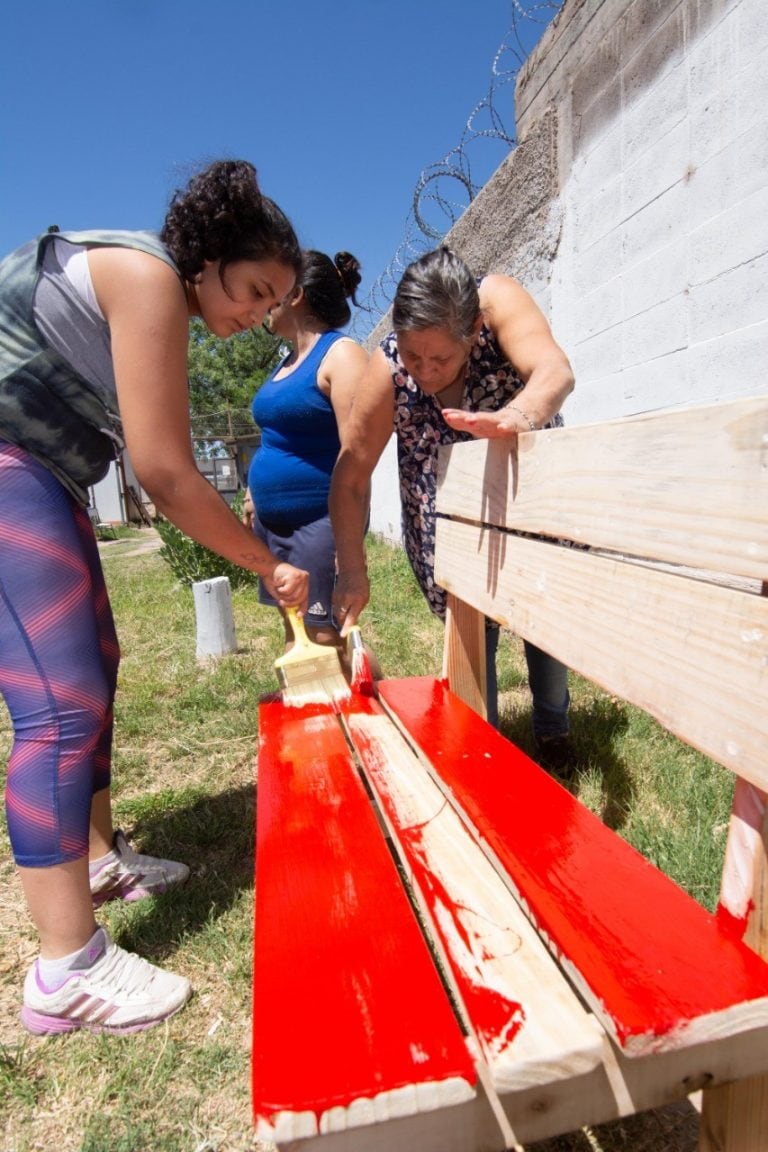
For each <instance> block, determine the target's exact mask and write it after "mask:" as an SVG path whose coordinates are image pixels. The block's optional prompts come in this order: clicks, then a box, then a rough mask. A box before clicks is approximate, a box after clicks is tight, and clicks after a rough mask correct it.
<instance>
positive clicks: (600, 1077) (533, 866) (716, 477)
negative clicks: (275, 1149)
mask: <svg viewBox="0 0 768 1152" xmlns="http://www.w3.org/2000/svg"><path fill="white" fill-rule="evenodd" d="M438 509H439V512H440V514H441V519H440V521H439V524H438V534H437V563H436V578H437V579H438V581H439V583H441V584H442V585H443V586H444V587H446V588H447V589H448V592H449V613H448V619H447V624H446V645H445V664H444V669H443V677H442V679H432V678H407V679H401V680H385V681H382V682H381V683H380V684H379V686H378V694H377V695H376V696H369V695H364V694H360V693H354V694H353V697H352V699H351V700H350V701H349V702H345V703H344V704H343V705H342V706H341V708H340V709H339V710H338V711H334V710H333V709H332V708H331V707H324V706H320V705H313V706H310V707H308V708H302V709H297V708H293V709H291V708H286V707H285V706H284V705H283V704H282V703H281V702H280V701H271V702H265V703H263V704H262V705H261V706H260V749H259V781H258V801H257V845H256V846H257V854H256V925H255V949H254V1048H253V1106H254V1116H255V1121H256V1130H257V1134H258V1135H259V1136H262V1137H264V1138H268V1139H273V1140H274V1141H275V1142H276V1143H277V1144H278V1146H279V1148H280V1149H281V1150H288V1149H298V1148H300V1147H301V1148H302V1149H303V1148H306V1149H315V1148H317V1149H318V1152H321V1150H322V1152H326V1150H327V1152H342V1150H344V1152H347V1150H349V1152H352V1150H353V1149H354V1150H355V1152H361V1150H365V1152H368V1150H371V1152H374V1150H375V1152H378V1150H379V1149H382V1150H383V1149H385V1148H387V1149H393V1148H394V1149H397V1150H398V1152H431V1150H432V1149H434V1150H435V1152H437V1150H438V1149H439V1150H440V1152H453V1150H455V1152H490V1150H491V1149H503V1148H513V1147H519V1146H520V1145H521V1144H527V1143H529V1142H532V1141H536V1140H541V1139H544V1138H547V1137H550V1136H554V1135H557V1134H560V1133H564V1132H569V1131H573V1130H575V1129H577V1128H579V1127H582V1126H584V1125H594V1124H596V1123H601V1122H604V1121H607V1120H610V1119H613V1118H616V1117H619V1116H625V1115H630V1114H633V1113H635V1112H639V1111H642V1110H645V1109H648V1108H653V1107H657V1106H660V1105H662V1104H665V1103H669V1102H671V1101H674V1100H677V1099H681V1098H684V1097H685V1096H687V1095H689V1094H691V1093H693V1092H696V1091H698V1090H703V1097H702V1098H703V1107H702V1123H701V1137H700V1149H701V1150H702V1152H715V1150H717V1152H722V1150H725V1152H764V1150H765V1149H766V1148H767V1147H768V963H766V959H765V958H766V957H768V899H767V898H766V891H767V890H768V879H767V877H768V869H767V868H766V854H767V851H768V847H767V846H768V817H767V816H766V794H765V793H766V789H767V788H768V598H767V597H766V596H765V595H763V593H764V592H765V585H764V583H763V581H764V578H765V576H766V574H768V530H767V521H768V400H762V399H761V400H749V401H742V402H737V403H729V404H724V405H716V406H711V407H707V408H699V409H693V410H687V411H685V412H676V413H659V414H654V415H651V416H648V417H638V418H634V419H630V420H623V421H615V422H611V423H606V424H603V425H595V426H590V427H584V428H573V429H558V430H552V431H542V432H537V433H533V434H526V435H524V436H521V437H520V439H519V442H518V444H517V445H514V446H511V445H510V444H509V443H504V442H501V441H493V442H485V441H476V442H472V443H468V444H461V445H457V446H454V447H453V448H452V449H448V450H445V451H444V452H443V453H442V454H441V475H440V490H439V500H438ZM574 545H578V546H577V547H574ZM485 616H489V617H492V618H494V619H496V620H498V621H499V622H500V623H501V624H502V625H503V626H504V627H506V628H509V629H511V630H512V631H513V632H515V633H516V634H518V635H521V636H524V637H526V638H527V639H529V640H531V641H533V642H534V643H536V644H538V645H539V646H540V647H542V648H544V649H545V650H547V651H550V652H552V653H553V654H554V655H556V656H558V657H559V658H560V659H561V660H563V662H564V663H566V664H567V665H568V666H569V667H570V668H572V669H574V670H575V671H578V672H579V673H581V674H583V675H584V676H586V677H588V678H590V679H592V680H594V681H595V682H597V683H598V684H599V685H601V686H602V687H604V688H605V689H607V690H608V691H610V692H611V693H613V694H615V695H617V696H621V697H623V698H624V699H626V700H628V701H631V702H633V703H635V704H637V705H639V706H641V707H643V708H644V709H646V710H647V711H648V712H649V713H650V714H651V715H653V716H655V717H656V718H657V719H658V720H659V721H660V722H661V723H662V724H663V725H665V726H666V727H667V728H668V729H669V730H670V731H671V732H673V733H675V734H676V735H677V736H679V737H680V738H681V739H683V740H685V741H687V742H689V743H691V744H693V745H694V746H695V747H697V748H698V749H700V750H701V751H702V752H704V753H706V754H707V755H708V756H710V757H712V758H713V759H714V760H716V761H718V762H719V763H720V764H722V765H723V767H724V769H729V770H731V771H732V772H733V773H734V774H735V778H736V779H735V790H734V807H733V817H732V821H731V828H730V832H729V839H728V846H727V850H726V855H725V863H724V870H723V887H722V896H721V903H720V907H719V908H718V910H717V914H715V915H713V914H710V913H709V912H707V911H706V910H705V909H704V908H702V907H701V906H700V905H699V904H697V903H696V901H694V900H693V899H692V898H691V897H690V896H688V895H686V894H685V893H684V892H683V891H682V890H681V889H680V888H679V887H677V886H676V885H675V884H674V883H673V882H672V881H671V880H669V879H668V878H667V877H666V876H664V875H663V874H662V873H661V872H660V871H659V870H658V869H657V868H655V867H654V866H653V865H651V864H650V863H649V862H648V861H646V860H645V859H644V858H643V857H642V856H640V855H639V854H638V853H637V852H636V851H635V850H634V849H632V848H631V847H630V846H629V845H628V844H627V843H626V842H625V841H624V840H623V839H622V838H621V837H620V836H618V835H617V834H616V833H615V832H613V831H612V830H611V829H610V828H608V827H607V826H606V825H604V824H603V823H601V821H600V820H599V819H598V818H597V817H595V816H594V815H592V814H591V813H590V812H589V811H588V810H587V809H586V808H585V806H584V805H583V804H581V803H580V801H579V800H578V799H577V798H576V797H575V796H574V795H572V794H571V793H570V792H569V791H567V790H566V789H565V788H563V787H562V786H561V785H560V784H558V783H557V782H556V781H555V780H554V779H553V778H552V777H550V776H549V775H547V774H546V773H545V772H543V771H542V770H541V769H540V768H539V767H538V766H537V765H536V764H534V763H533V762H532V761H531V760H530V759H529V758H528V757H527V756H525V755H524V753H523V752H521V751H520V750H519V749H517V748H516V747H515V746H514V745H512V744H511V743H510V742H508V741H507V740H506V739H504V738H503V737H502V736H501V735H500V734H499V733H498V732H496V731H495V730H494V729H492V728H491V727H490V726H489V725H488V724H487V723H486V722H485V720H484V719H483V715H484V708H485V703H484V697H485V685H484V676H485V660H484V643H485V626H484V617H485Z"/></svg>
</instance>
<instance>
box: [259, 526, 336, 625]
mask: <svg viewBox="0 0 768 1152" xmlns="http://www.w3.org/2000/svg"><path fill="white" fill-rule="evenodd" d="M253 530H254V532H255V533H256V535H257V536H258V537H259V539H260V540H263V541H264V543H265V544H266V545H267V547H268V548H269V550H270V552H272V553H273V554H274V555H275V556H277V557H278V558H279V559H280V560H285V561H287V562H288V563H289V564H293V565H294V567H296V568H303V569H304V570H305V571H307V572H309V608H308V610H307V614H306V621H307V624H309V625H310V627H312V628H323V627H325V628H328V627H330V628H337V627H338V625H337V624H336V621H335V620H334V619H333V617H332V614H331V597H332V596H333V589H334V585H335V583H336V544H335V542H334V539H333V530H332V528H331V518H330V516H328V515H327V514H326V515H325V516H322V517H321V518H320V519H319V520H313V521H312V522H311V523H310V524H302V525H301V526H300V527H298V528H294V527H291V526H290V525H286V524H274V523H271V522H270V523H264V522H263V521H262V520H260V519H259V516H258V514H256V515H255V516H254V520H253ZM259 603H260V604H269V605H272V606H273V607H275V608H276V607H277V601H276V600H275V599H274V597H272V596H270V594H269V592H268V591H267V589H266V588H265V586H264V583H263V581H261V580H260V581H259Z"/></svg>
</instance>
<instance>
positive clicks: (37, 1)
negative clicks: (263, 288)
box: [0, 0, 547, 298]
mask: <svg viewBox="0 0 768 1152" xmlns="http://www.w3.org/2000/svg"><path fill="white" fill-rule="evenodd" d="M526 2H527V0H526ZM515 3H517V7H519V6H520V4H519V0H482V3H481V4H475V5H468V4H467V2H466V0H386V3H381V2H378V3H377V2H376V0H331V3H325V4H322V3H319V2H318V0H294V2H293V3H290V4H289V3H275V2H274V0H273V2H272V3H270V4H265V3H261V2H260V0H68V2H67V3H62V2H61V0H6V3H5V5H4V8H3V67H2V69H0V107H2V109H3V115H2V121H0V125H1V126H0V254H5V252H7V251H10V250H11V249H12V248H14V247H16V246H17V245H19V244H21V243H23V242H24V241H26V240H28V239H30V238H31V237H32V236H34V235H35V234H36V233H38V232H41V231H43V230H44V229H45V228H46V227H47V226H48V225H49V224H54V223H55V224H58V225H59V226H60V227H61V228H62V229H66V228H83V227H104V226H111V227H122V228H159V227H160V225H161V223H162V219H163V215H164V212H165V208H166V205H167V202H168V198H169V196H170V194H171V193H172V192H173V190H174V189H175V188H177V187H180V186H182V185H184V184H185V183H186V181H187V179H188V178H189V176H190V175H191V174H192V173H193V172H194V171H195V170H197V169H198V168H200V167H202V166H203V165H204V164H206V163H207V162H209V161H210V160H213V159H216V158H218V157H222V156H243V157H246V158H247V159H249V160H251V161H252V162H253V163H254V164H255V165H256V167H257V169H258V171H259V176H260V180H261V184H262V188H263V190H264V191H265V192H266V193H267V194H268V195H270V196H271V197H272V198H273V199H274V200H276V201H277V202H278V204H280V206H281V207H282V208H283V209H284V210H285V211H286V212H287V214H288V215H289V216H290V218H291V220H292V221H293V223H294V225H295V227H296V230H297V232H298V234H299V238H300V240H301V242H302V243H303V244H304V245H305V246H307V247H315V248H320V249H322V250H324V251H327V252H329V253H331V254H333V253H334V252H335V251H337V250H338V249H340V248H344V249H347V250H349V251H351V252H353V253H354V254H355V255H356V256H357V257H358V259H359V260H360V261H361V263H362V265H363V283H362V287H361V292H360V296H361V298H363V297H364V296H365V295H366V293H367V292H368V291H369V290H370V289H371V288H372V287H373V285H374V283H375V281H376V280H377V278H378V277H379V276H380V275H381V274H382V272H383V271H384V269H385V268H386V266H387V265H388V264H389V262H390V260H391V259H392V257H393V255H394V253H395V251H396V250H397V248H398V247H399V245H400V244H401V242H402V240H403V238H404V235H405V232H406V221H407V218H408V214H409V211H410V209H411V203H412V198H413V192H414V188H415V186H416V184H417V181H418V179H419V176H420V174H421V173H422V171H423V170H424V169H425V168H428V166H429V165H431V164H433V163H436V162H437V161H440V160H441V159H442V158H443V157H444V156H445V155H446V154H447V153H448V152H450V151H451V149H453V148H455V147H456V146H457V145H458V144H459V141H460V139H461V135H462V131H463V129H464V126H465V124H466V121H467V118H468V116H469V115H470V113H471V112H472V110H473V108H474V107H475V106H476V105H477V104H478V102H479V101H481V100H483V99H484V98H485V97H486V96H487V95H488V92H489V87H490V84H491V66H492V62H493V59H494V57H495V55H496V52H497V50H498V48H499V46H500V45H501V43H502V41H503V40H504V38H505V35H506V34H507V33H508V32H509V29H510V27H511V25H512V10H513V4H515ZM546 19H547V16H546V15H545V16H543V17H542V16H539V20H540V21H541V20H546ZM525 27H526V28H527V29H529V30H530V36H531V39H530V41H526V48H527V47H528V46H529V43H534V42H535V40H536V38H537V37H538V35H540V33H541V30H542V27H543V25H542V24H541V23H539V24H537V25H534V24H526V26H525ZM512 62H513V61H512V56H511V54H510V53H509V52H508V53H506V54H505V57H504V61H503V64H504V65H506V66H507V67H509V66H511V64H512ZM512 104H513V85H512V84H509V83H507V84H505V85H503V86H502V87H501V88H500V89H499V91H498V93H497V95H496V98H495V107H496V110H497V112H498V113H499V114H500V115H501V117H502V119H503V121H504V125H505V127H506V128H507V129H508V131H510V132H511V131H512V130H513V125H514V117H513V110H512ZM478 123H479V125H480V126H481V127H486V126H489V121H488V120H487V118H484V117H481V118H480V120H479V121H478ZM505 151H506V150H505V148H503V147H502V146H500V145H499V144H496V143H491V142H487V141H478V142H476V143H475V144H474V145H472V146H471V151H470V152H469V153H468V154H469V156H470V160H471V166H472V175H473V179H475V180H476V181H478V180H479V182H480V183H482V182H484V180H486V179H487V178H488V176H490V174H491V173H492V172H493V171H494V169H495V168H496V166H497V165H498V164H499V163H500V161H501V160H502V159H503V157H504V155H505Z"/></svg>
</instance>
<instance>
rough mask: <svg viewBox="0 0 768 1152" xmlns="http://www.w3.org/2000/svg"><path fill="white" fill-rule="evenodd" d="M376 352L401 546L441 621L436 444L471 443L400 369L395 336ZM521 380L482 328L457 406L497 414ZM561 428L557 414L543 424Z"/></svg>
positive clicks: (432, 398)
mask: <svg viewBox="0 0 768 1152" xmlns="http://www.w3.org/2000/svg"><path fill="white" fill-rule="evenodd" d="M381 349H382V351H383V353H384V355H385V357H386V359H387V362H388V364H389V367H390V369H391V372H392V385H393V388H394V391H395V433H396V435H397V462H398V472H399V476H400V505H401V509H402V528H403V543H404V545H405V551H406V555H407V556H408V560H409V561H410V564H411V567H412V569H413V572H414V575H415V576H416V579H417V580H418V582H419V585H420V587H421V590H422V592H423V593H424V595H425V596H426V598H427V602H428V603H429V606H430V608H431V609H432V611H433V612H434V613H435V615H436V616H440V617H441V618H443V617H444V616H445V602H446V593H445V590H444V589H443V588H440V587H439V586H438V585H437V584H435V580H434V571H435V496H436V492H437V450H438V448H439V447H440V445H441V444H457V443H459V442H460V441H464V440H471V439H473V437H472V436H471V435H470V434H469V433H468V432H456V431H454V429H453V428H450V427H449V426H448V425H447V424H446V422H445V420H443V414H442V409H441V408H440V404H439V402H438V400H437V397H436V396H430V395H428V394H427V393H426V392H422V390H421V388H420V387H419V386H418V384H417V383H416V381H415V380H414V379H413V378H412V377H411V376H409V375H408V373H407V372H406V370H405V368H404V367H403V363H402V360H401V359H400V355H399V352H398V348H397V336H396V335H395V333H394V332H391V333H390V334H389V335H388V336H387V337H385V339H384V340H382V342H381ZM523 387H524V384H523V381H522V380H521V379H520V377H519V376H518V374H517V371H516V369H515V368H514V367H513V366H512V364H510V363H509V360H508V359H507V358H506V356H505V354H504V353H503V352H502V350H501V348H500V347H499V345H498V343H497V341H496V338H495V336H494V335H493V333H492V332H491V330H490V329H489V328H486V327H485V325H484V326H483V327H482V328H481V329H480V334H479V336H478V338H477V340H476V342H475V346H474V348H473V349H472V353H471V355H470V358H469V365H468V368H467V376H466V380H465V382H464V394H463V396H462V399H461V403H460V404H459V405H458V407H460V408H462V409H463V410H464V411H465V412H497V411H498V410H499V409H500V408H503V407H504V406H505V405H506V404H508V403H509V402H510V400H512V399H514V397H515V396H516V395H517V394H518V392H520V391H521V390H522V388H523ZM562 423H563V421H562V417H561V416H560V414H559V413H558V414H557V415H556V416H555V417H554V418H553V419H552V420H551V421H550V423H549V424H548V425H547V427H556V426H559V425H561V424H562Z"/></svg>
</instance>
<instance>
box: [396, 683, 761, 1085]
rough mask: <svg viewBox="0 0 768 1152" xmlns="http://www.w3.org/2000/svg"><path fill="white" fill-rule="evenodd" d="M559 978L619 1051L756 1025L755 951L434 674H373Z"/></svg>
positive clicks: (667, 1045) (633, 1052)
mask: <svg viewBox="0 0 768 1152" xmlns="http://www.w3.org/2000/svg"><path fill="white" fill-rule="evenodd" d="M379 690H380V693H381V696H382V699H383V700H384V701H385V702H386V704H387V706H388V707H389V708H390V709H391V710H392V712H393V713H394V714H395V715H397V717H398V718H399V720H400V723H401V724H402V725H403V726H404V728H405V730H406V731H407V732H408V733H409V734H410V736H411V738H412V739H413V740H414V742H415V743H416V744H417V745H418V747H419V748H420V749H421V751H422V753H423V754H424V756H425V757H426V758H427V760H428V761H429V762H430V763H431V764H432V765H433V767H434V771H435V776H436V779H438V780H439V781H440V782H442V786H443V788H444V791H445V795H446V798H450V799H451V801H452V802H455V803H456V804H457V805H458V807H459V809H460V811H461V812H462V815H463V817H464V819H465V821H466V822H467V824H468V826H469V827H470V828H471V829H472V830H473V831H474V832H476V834H477V836H478V839H479V842H480V843H481V844H482V845H483V846H484V847H485V849H486V851H488V852H489V854H490V856H491V857H492V859H493V860H494V861H495V862H496V864H497V866H498V867H499V869H500V871H501V873H502V875H503V876H504V877H505V878H508V881H509V883H510V885H511V888H512V890H513V891H514V892H515V894H516V896H517V898H518V900H519V902H520V903H521V905H522V906H523V907H524V909H525V910H526V912H527V913H528V915H529V916H530V917H531V920H532V922H533V923H534V924H535V926H536V928H537V930H538V932H539V934H540V935H541V936H542V938H543V939H544V940H545V941H546V942H547V944H548V945H549V947H550V948H551V949H552V951H553V953H554V955H555V956H556V958H557V959H558V961H559V963H560V964H561V965H562V967H563V968H564V970H565V971H566V973H567V975H568V977H569V979H570V980H571V981H572V982H573V983H574V984H575V985H576V986H577V987H578V988H579V990H580V991H581V992H582V993H583V995H584V996H585V998H586V999H587V1001H588V1003H589V1004H590V1006H591V1007H592V1009H593V1010H594V1012H595V1013H596V1015H597V1016H598V1018H599V1019H600V1020H601V1022H602V1023H603V1025H604V1026H605V1028H606V1029H607V1030H608V1032H609V1033H610V1034H611V1035H612V1036H613V1038H614V1039H615V1041H616V1043H617V1044H618V1046H619V1047H620V1048H621V1050H622V1051H623V1052H624V1053H625V1054H627V1055H630V1056H637V1055H641V1054H647V1053H651V1052H658V1051H664V1050H672V1049H676V1048H682V1047H685V1046H686V1045H690V1044H697V1043H700V1042H702V1041H704V1040H709V1039H716V1038H717V1037H720V1036H728V1035H735V1034H738V1033H739V1032H746V1031H750V1030H754V1029H761V1030H762V1031H761V1035H762V1036H763V1043H764V1045H765V1048H764V1051H765V1057H766V1065H768V964H766V963H765V961H763V960H762V959H760V958H759V957H758V956H757V955H756V954H755V953H754V952H753V951H752V950H751V949H749V948H748V947H746V946H745V945H744V944H743V943H742V942H741V941H739V940H738V939H736V938H735V937H734V936H733V935H732V934H731V933H729V932H728V931H726V930H725V929H724V928H723V927H722V925H721V924H720V922H719V921H718V919H717V917H715V916H712V915H710V914H709V913H708V912H707V911H706V910H705V909H704V908H702V907H701V906H700V905H699V904H697V903H696V901H695V900H693V899H692V898H691V897H690V896H688V895H687V894H686V893H685V892H683V890H682V889H680V888H678V887H677V886H676V885H675V884H674V883H673V882H672V881H671V880H669V879H668V878H667V877H666V876H664V875H663V873H661V872H660V871H659V870H658V869H656V868H655V867H654V866H653V865H652V864H650V863H649V862H648V861H647V860H645V859H644V858H643V857H642V856H641V855H640V854H639V853H637V852H636V851H635V850H634V849H633V848H632V847H631V846H630V845H629V844H627V843H626V841H624V840H622V839H621V838H620V837H619V836H617V835H616V834H615V833H614V832H613V831H612V830H611V829H609V828H607V827H606V826H605V825H604V824H603V823H602V822H601V821H600V820H599V819H598V818H597V817H596V816H595V815H594V814H593V813H591V812H590V811H589V810H588V809H587V808H586V807H585V806H584V805H583V804H581V803H579V801H578V800H577V799H576V798H575V797H573V796H572V795H571V794H570V793H569V792H568V791H567V790H566V789H565V788H563V787H562V786H561V785H560V784H558V783H557V781H555V780H554V779H553V778H552V777H550V776H549V775H548V774H547V773H545V772H543V771H542V770H541V769H540V768H539V766H538V765H536V764H535V763H534V762H533V761H532V760H530V759H529V758H528V757H527V756H525V754H524V753H522V752H521V751H520V750H519V749H518V748H516V747H515V746H514V745H512V744H511V743H510V742H509V741H507V740H505V739H504V737H503V736H501V735H500V734H499V733H498V732H497V731H495V730H494V729H492V728H491V727H490V726H489V725H488V724H486V723H485V722H483V721H482V720H481V719H480V718H479V717H478V716H477V714H476V713H475V712H473V711H472V709H470V708H469V707H467V705H466V704H464V703H463V702H462V701H461V700H459V699H458V697H456V696H455V695H454V694H453V693H451V692H450V690H449V689H448V688H447V687H446V685H445V684H444V683H442V682H440V681H436V680H432V679H430V678H428V677H424V678H413V677H412V678H409V679H407V680H400V681H397V680H386V681H382V682H381V684H380V686H379Z"/></svg>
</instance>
